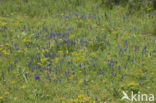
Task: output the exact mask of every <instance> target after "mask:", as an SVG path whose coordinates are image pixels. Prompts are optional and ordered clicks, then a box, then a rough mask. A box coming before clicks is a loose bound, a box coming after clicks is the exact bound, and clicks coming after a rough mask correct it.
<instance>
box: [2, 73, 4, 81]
mask: <svg viewBox="0 0 156 103" xmlns="http://www.w3.org/2000/svg"><path fill="white" fill-rule="evenodd" d="M2 77H3V81H4V80H5V78H4V72H2Z"/></svg>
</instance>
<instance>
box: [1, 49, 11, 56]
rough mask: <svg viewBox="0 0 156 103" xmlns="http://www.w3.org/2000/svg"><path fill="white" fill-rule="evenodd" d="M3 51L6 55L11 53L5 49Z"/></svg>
mask: <svg viewBox="0 0 156 103" xmlns="http://www.w3.org/2000/svg"><path fill="white" fill-rule="evenodd" d="M2 53H4V54H5V55H9V54H10V52H7V51H6V50H3V51H2Z"/></svg>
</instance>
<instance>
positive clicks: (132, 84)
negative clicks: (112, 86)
mask: <svg viewBox="0 0 156 103" xmlns="http://www.w3.org/2000/svg"><path fill="white" fill-rule="evenodd" d="M136 85H138V83H136V82H135V81H132V82H130V83H129V84H128V86H136Z"/></svg>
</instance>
